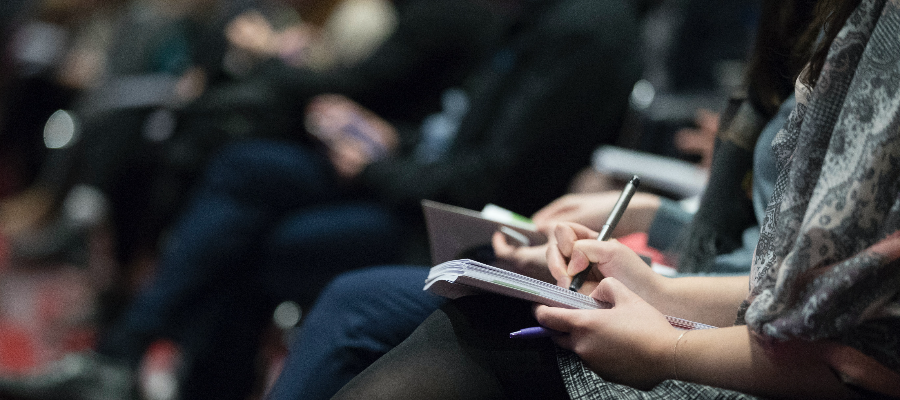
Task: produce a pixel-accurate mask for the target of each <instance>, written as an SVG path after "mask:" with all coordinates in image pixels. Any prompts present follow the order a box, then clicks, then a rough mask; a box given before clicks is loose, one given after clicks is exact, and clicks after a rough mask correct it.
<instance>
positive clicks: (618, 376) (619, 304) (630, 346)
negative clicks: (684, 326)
mask: <svg viewBox="0 0 900 400" xmlns="http://www.w3.org/2000/svg"><path fill="white" fill-rule="evenodd" d="M591 297H593V298H595V299H597V300H599V301H604V302H607V303H610V304H611V305H612V308H610V309H604V310H569V309H564V308H559V307H548V306H544V305H539V306H536V307H535V312H534V315H535V318H537V321H538V323H540V324H541V326H544V327H547V328H550V329H555V330H557V331H560V332H564V333H565V334H564V335H559V336H554V337H553V341H554V342H556V344H557V345H559V346H560V347H562V348H565V349H568V350H571V351H572V352H574V353H575V354H577V355H578V356H579V357H580V358H581V359H582V360H583V361H584V362H585V364H586V365H587V366H588V368H590V369H591V370H593V371H594V372H596V373H598V374H599V375H601V376H603V377H604V378H605V379H608V380H610V381H614V382H618V383H623V384H626V385H630V386H634V387H636V388H639V389H649V388H651V387H653V386H655V385H656V384H658V383H659V382H661V381H663V380H665V379H668V378H672V377H673V376H672V374H673V366H674V365H673V359H672V350H673V348H674V345H675V342H676V341H677V340H678V337H679V335H680V334H681V332H680V331H679V330H677V329H675V328H673V327H672V326H671V325H669V322H668V321H667V320H666V318H665V316H664V315H663V314H662V313H660V312H659V311H658V310H656V309H655V308H653V306H651V305H650V304H648V303H647V302H645V301H644V300H643V299H641V298H640V297H639V296H638V295H636V294H635V293H634V292H632V291H631V290H628V288H627V287H625V285H623V284H622V283H621V282H619V281H618V280H616V279H615V278H606V279H603V280H602V281H601V282H600V283H599V284H598V285H597V286H596V289H594V291H593V292H591Z"/></svg>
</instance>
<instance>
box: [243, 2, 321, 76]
mask: <svg viewBox="0 0 900 400" xmlns="http://www.w3.org/2000/svg"><path fill="white" fill-rule="evenodd" d="M225 36H226V37H227V38H228V42H229V44H231V46H233V47H234V48H235V49H238V50H240V51H243V52H245V53H246V54H249V55H251V56H253V57H256V58H263V59H265V58H272V57H281V58H282V59H283V60H284V61H286V62H288V63H289V64H291V65H295V66H299V65H301V64H302V60H303V55H304V53H305V52H306V50H307V49H308V48H309V46H310V45H311V44H312V42H313V39H314V36H315V34H314V31H313V29H312V28H310V27H308V26H306V25H305V24H298V25H292V26H289V27H287V28H285V29H283V30H280V31H279V30H276V29H275V28H274V27H273V26H272V24H271V23H269V20H267V19H266V17H265V16H263V15H262V14H261V13H260V12H258V11H247V12H244V13H243V14H241V15H239V16H237V17H235V18H234V20H232V21H231V22H230V23H229V24H228V26H227V27H226V28H225Z"/></svg>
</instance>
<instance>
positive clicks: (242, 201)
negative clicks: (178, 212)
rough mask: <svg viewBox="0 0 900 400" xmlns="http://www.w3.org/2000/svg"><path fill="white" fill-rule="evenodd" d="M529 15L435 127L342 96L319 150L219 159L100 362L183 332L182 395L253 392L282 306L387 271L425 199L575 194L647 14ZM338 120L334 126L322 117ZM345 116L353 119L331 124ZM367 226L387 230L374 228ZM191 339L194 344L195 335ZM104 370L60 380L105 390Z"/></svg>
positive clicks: (549, 11)
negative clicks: (373, 266)
mask: <svg viewBox="0 0 900 400" xmlns="http://www.w3.org/2000/svg"><path fill="white" fill-rule="evenodd" d="M520 6H521V7H522V8H521V13H520V14H518V15H519V18H518V19H517V23H516V24H515V25H514V26H513V27H511V29H510V31H509V32H508V34H507V36H505V39H504V46H502V47H500V48H499V49H497V50H496V53H495V57H493V58H491V59H489V60H487V62H485V64H484V65H483V67H482V68H480V69H479V70H478V71H476V72H475V73H473V74H471V75H470V76H469V79H467V85H466V86H465V87H464V89H463V90H462V91H459V90H448V91H447V94H448V96H446V98H447V100H446V102H445V103H446V106H445V107H444V112H443V113H441V114H439V115H436V116H435V117H434V118H428V119H426V120H425V121H423V123H422V127H421V130H408V129H402V127H396V129H395V128H394V127H393V126H392V125H391V124H388V123H386V121H384V120H380V119H378V118H375V116H374V114H372V113H370V112H368V111H366V110H365V109H363V108H362V107H360V106H359V104H357V103H355V102H352V101H350V100H348V99H346V98H344V97H339V96H328V97H320V98H317V99H318V100H315V101H314V104H313V105H312V106H311V107H310V110H311V112H310V114H309V115H310V120H309V122H310V126H311V129H309V130H310V131H311V132H315V133H317V135H318V136H317V137H319V138H322V139H321V141H320V142H318V144H319V145H318V146H310V145H304V144H300V143H296V142H291V141H278V140H246V141H238V142H235V143H232V144H231V145H229V146H227V147H225V148H223V149H222V150H221V151H220V152H219V153H217V155H216V157H215V158H214V159H213V161H212V163H211V164H210V165H209V168H208V169H207V175H206V176H205V177H204V179H203V180H202V181H201V183H200V185H199V186H198V187H197V188H196V191H195V192H194V193H193V195H192V197H191V201H190V203H189V205H188V207H187V208H186V210H185V212H184V214H183V215H182V216H181V218H180V219H179V221H178V222H177V223H176V225H175V226H174V227H173V230H172V232H171V235H170V237H169V241H168V243H167V245H166V248H165V250H164V251H163V254H162V257H161V260H160V263H159V265H158V268H157V270H156V271H155V272H156V274H155V276H154V277H153V280H152V281H151V282H149V285H148V286H147V287H146V288H145V289H144V290H143V291H142V292H141V293H139V294H138V296H137V297H136V298H135V300H134V301H133V302H132V303H131V304H129V305H128V309H127V310H126V311H125V313H124V315H123V316H122V318H121V319H119V320H118V321H117V323H115V324H114V325H113V326H112V327H111V328H110V329H108V330H106V331H105V332H103V334H102V335H101V340H100V343H99V346H98V352H99V353H100V354H102V356H97V355H94V356H89V358H90V359H91V360H92V362H93V363H94V364H92V365H98V364H99V365H102V366H109V365H118V366H119V368H120V369H123V368H124V369H133V368H135V367H136V366H137V364H138V363H139V362H140V359H141V356H142V355H143V351H144V350H145V349H146V348H147V346H148V344H149V343H150V342H151V341H152V340H153V339H155V338H158V337H162V336H164V335H165V336H169V335H173V333H171V332H172V331H175V333H174V334H180V335H179V336H178V338H179V339H180V340H179V344H184V343H187V342H193V343H196V344H197V346H196V348H191V349H190V354H187V357H186V359H187V360H188V362H187V363H186V364H185V365H184V366H183V370H184V371H186V376H187V378H186V382H187V383H186V384H184V385H182V388H184V389H185V390H186V391H189V393H186V394H184V396H183V397H184V398H207V397H208V398H217V399H222V398H234V397H239V396H244V395H245V394H246V393H247V388H248V387H249V386H252V380H253V374H252V371H248V370H249V369H252V366H253V363H252V360H253V355H254V354H255V350H256V349H257V347H258V346H257V344H258V340H254V339H258V338H259V337H260V335H261V334H262V332H264V330H265V329H266V328H267V326H268V325H267V324H266V321H267V319H268V318H269V316H270V315H271V311H272V310H273V309H274V306H275V305H276V304H278V302H280V301H284V300H294V301H297V302H298V303H300V304H301V305H305V304H309V303H311V302H312V300H313V299H314V298H315V296H316V294H317V293H318V292H319V291H320V290H321V288H322V286H323V285H324V282H326V281H327V280H325V278H330V277H333V276H335V275H337V274H338V273H339V272H341V271H342V270H346V269H350V268H354V267H362V266H365V265H370V264H367V263H385V262H387V261H385V260H384V257H386V256H385V255H387V256H388V257H389V256H391V255H392V254H396V253H397V252H398V248H399V247H401V246H402V245H403V244H404V240H403V239H404V237H403V236H401V235H398V234H396V233H395V231H394V230H393V229H389V228H391V227H393V226H395V225H396V220H403V221H404V222H412V223H413V224H415V223H417V222H418V221H416V218H421V217H420V209H419V202H420V200H421V199H422V198H435V199H438V200H443V201H445V202H448V203H454V204H460V205H463V206H470V207H473V206H474V207H481V206H483V205H484V203H487V202H495V203H500V204H506V205H509V207H510V208H512V209H515V210H517V211H521V212H528V213H530V212H533V211H534V210H536V209H537V208H539V207H540V206H542V205H544V204H546V203H547V202H549V201H550V200H551V199H552V198H554V197H556V196H558V195H560V194H562V193H563V192H564V190H565V184H566V177H568V176H571V175H572V174H574V172H575V171H577V170H579V169H581V168H583V167H584V166H585V165H586V164H587V162H588V160H589V156H590V152H591V150H592V149H593V148H595V147H596V146H597V145H599V144H600V143H603V142H609V141H611V140H614V138H615V135H616V133H617V132H618V128H619V126H620V124H621V121H622V119H623V116H624V113H625V111H626V110H627V99H628V95H629V93H630V91H631V89H632V87H633V85H634V83H635V82H636V81H637V79H638V78H639V76H640V62H639V57H638V54H637V46H636V44H637V13H636V11H635V9H634V7H633V6H632V4H630V3H623V2H618V1H604V2H597V1H594V0H557V1H550V2H522V3H521V4H520ZM601 22H602V23H601ZM613 27H615V28H614V29H613ZM560 43H565V45H564V46H560ZM605 54H610V55H611V54H615V55H616V56H615V57H612V56H609V57H606V56H603V55H605ZM460 97H462V98H460ZM329 114H335V115H336V116H335V115H333V116H332V117H327V118H320V117H322V116H327V115H329ZM333 121H349V122H351V123H349V124H346V123H343V122H342V123H338V124H336V128H337V129H334V130H332V129H329V126H331V127H332V128H334V127H335V126H334V125H330V122H333ZM391 138H393V139H391ZM390 143H394V144H396V147H393V148H392V146H391V145H390ZM323 150H324V151H323ZM550 166H553V168H549V167H550ZM534 176H540V177H541V178H542V179H539V180H535V179H531V178H530V177H534ZM523 177H529V179H523ZM368 219H376V220H377V221H382V222H384V221H387V223H384V224H383V225H382V226H383V228H380V227H378V226H375V227H374V229H372V230H374V231H375V232H372V231H371V230H366V231H365V232H367V234H360V231H359V230H358V229H357V228H358V226H360V225H366V224H362V223H361V222H364V221H365V220H368ZM390 222H394V223H393V224H392V223H390ZM370 228H373V227H370ZM351 236H352V237H354V238H356V239H350V242H348V241H346V240H343V239H348V238H350V237H351ZM360 236H362V238H361V239H360ZM366 236H369V237H371V238H372V239H374V240H366V238H365V237H366ZM351 242H352V243H351ZM385 242H387V243H385ZM372 243H384V245H383V246H372ZM318 244H322V246H316V245H318ZM373 247H374V250H373ZM334 258H337V259H338V260H339V261H338V262H329V260H332V259H334ZM347 259H352V261H347ZM298 260H300V261H299V262H301V264H300V265H298ZM395 262H396V261H395ZM184 332H193V333H194V334H193V335H191V336H190V337H188V338H185V339H182V338H181V337H182V336H185V334H184ZM248 348H249V349H250V350H248ZM122 364H124V366H123V365H122ZM100 369H101V368H99V367H97V368H93V369H88V370H87V371H83V372H82V373H80V374H77V376H75V374H73V375H70V376H66V377H60V378H59V379H58V380H57V382H72V381H78V382H83V384H81V385H82V386H91V385H94V386H96V385H102V384H103V383H104V382H103V380H102V379H100V378H99V377H98V375H99V374H97V373H96V371H98V370H100ZM226 377H227V378H226ZM201 378H202V379H201ZM24 381H25V382H19V383H20V384H19V385H18V386H17V387H18V388H19V389H21V390H18V391H17V393H18V394H19V395H20V397H30V398H33V397H40V395H39V394H41V393H46V390H49V389H48V388H47V385H41V384H38V383H43V382H45V381H40V380H39V379H37V378H35V379H31V380H24ZM247 381H250V382H249V383H248V382H247ZM14 386H15V385H0V390H3V388H5V387H14Z"/></svg>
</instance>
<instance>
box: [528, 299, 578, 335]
mask: <svg viewBox="0 0 900 400" xmlns="http://www.w3.org/2000/svg"><path fill="white" fill-rule="evenodd" d="M577 313H578V310H569V309H565V308H560V307H549V306H545V305H542V304H538V305H536V306H535V307H534V318H535V319H537V322H538V323H539V324H540V325H541V326H543V327H545V328H550V329H553V330H556V331H559V332H564V333H570V332H572V331H573V330H574V329H575V318H576V317H577V315H576V314H577Z"/></svg>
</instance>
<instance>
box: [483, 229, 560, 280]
mask: <svg viewBox="0 0 900 400" xmlns="http://www.w3.org/2000/svg"><path fill="white" fill-rule="evenodd" d="M506 239H507V237H506V235H504V234H503V233H502V232H494V236H493V237H491V245H493V247H494V255H495V256H496V257H497V260H496V261H495V263H494V264H495V265H494V266H496V267H499V268H503V269H506V270H509V271H515V272H518V273H520V274H522V275H525V276H529V277H532V278H534V279H539V280H542V281H544V282H550V283H554V282H556V280H555V279H554V278H553V275H552V274H550V270H548V269H547V247H548V246H550V245H551V242H548V243H545V244H543V245H540V246H517V245H513V244H510V243H509V241H507V240H506ZM553 245H555V244H553Z"/></svg>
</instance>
